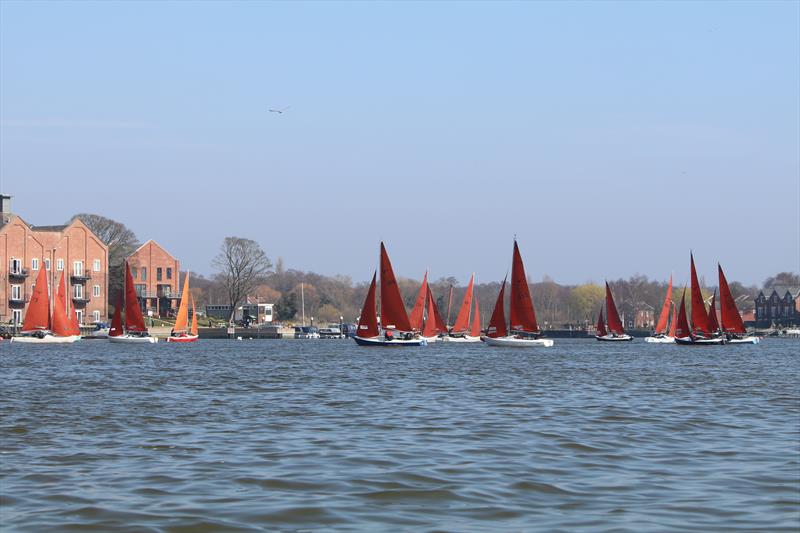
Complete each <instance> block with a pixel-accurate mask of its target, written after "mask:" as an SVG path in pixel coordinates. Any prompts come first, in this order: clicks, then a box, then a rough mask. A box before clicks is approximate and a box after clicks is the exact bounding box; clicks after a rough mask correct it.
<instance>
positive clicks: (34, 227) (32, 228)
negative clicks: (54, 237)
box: [31, 224, 69, 231]
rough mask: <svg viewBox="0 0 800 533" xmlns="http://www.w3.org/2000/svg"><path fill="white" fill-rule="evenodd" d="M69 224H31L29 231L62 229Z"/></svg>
mask: <svg viewBox="0 0 800 533" xmlns="http://www.w3.org/2000/svg"><path fill="white" fill-rule="evenodd" d="M67 226H69V224H61V225H59V226H31V231H64V230H65V229H67Z"/></svg>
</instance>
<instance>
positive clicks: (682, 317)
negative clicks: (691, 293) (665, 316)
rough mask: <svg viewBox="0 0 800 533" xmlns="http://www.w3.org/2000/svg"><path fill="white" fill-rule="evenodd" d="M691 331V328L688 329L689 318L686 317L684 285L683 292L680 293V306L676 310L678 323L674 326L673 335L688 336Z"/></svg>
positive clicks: (678, 336) (677, 336)
mask: <svg viewBox="0 0 800 533" xmlns="http://www.w3.org/2000/svg"><path fill="white" fill-rule="evenodd" d="M691 332H692V330H690V329H689V320H688V319H687V318H686V287H684V288H683V294H682V295H681V308H680V310H679V311H678V325H677V326H676V327H675V332H674V335H673V337H676V338H684V337H688V336H689V334H691Z"/></svg>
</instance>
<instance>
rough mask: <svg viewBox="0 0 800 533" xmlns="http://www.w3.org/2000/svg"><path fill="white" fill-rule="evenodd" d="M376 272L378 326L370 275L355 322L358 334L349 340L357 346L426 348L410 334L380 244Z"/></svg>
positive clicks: (398, 289)
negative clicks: (378, 310)
mask: <svg viewBox="0 0 800 533" xmlns="http://www.w3.org/2000/svg"><path fill="white" fill-rule="evenodd" d="M380 268H381V279H380V284H381V317H380V318H381V320H380V324H378V317H377V305H376V294H375V292H376V291H375V289H376V286H375V279H376V275H377V272H376V273H373V274H372V282H371V283H370V286H369V290H368V291H367V297H366V299H365V300H364V305H363V307H362V308H361V316H360V317H359V319H358V330H357V332H356V336H355V337H353V339H354V340H355V341H356V343H357V344H358V345H359V346H427V344H428V341H427V340H426V339H424V338H422V337H421V336H420V335H419V333H415V332H414V331H413V329H414V328H412V326H411V322H410V321H409V319H408V314H407V313H406V308H405V305H404V304H403V297H402V296H401V295H400V288H399V287H398V286H397V279H396V278H395V276H394V271H393V270H392V263H391V262H390V261H389V255H388V254H387V253H386V247H385V246H384V244H383V242H381V257H380Z"/></svg>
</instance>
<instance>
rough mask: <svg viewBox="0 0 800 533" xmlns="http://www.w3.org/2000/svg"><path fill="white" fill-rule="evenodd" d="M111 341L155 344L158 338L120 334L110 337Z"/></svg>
mask: <svg viewBox="0 0 800 533" xmlns="http://www.w3.org/2000/svg"><path fill="white" fill-rule="evenodd" d="M108 341H109V342H116V343H119V344H155V343H157V342H158V339H157V338H155V337H149V336H148V337H139V336H136V335H127V334H125V335H119V336H118V337H109V338H108Z"/></svg>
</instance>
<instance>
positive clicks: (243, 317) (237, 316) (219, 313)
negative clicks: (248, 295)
mask: <svg viewBox="0 0 800 533" xmlns="http://www.w3.org/2000/svg"><path fill="white" fill-rule="evenodd" d="M274 307H275V304H267V303H249V301H248V302H247V303H244V304H242V305H240V306H239V307H237V308H236V313H234V315H233V320H234V321H235V322H242V321H248V322H252V323H254V324H258V325H260V324H269V323H271V322H272V316H273V309H274ZM206 316H208V317H211V318H218V319H221V320H228V319H229V318H230V316H231V306H230V305H207V306H206Z"/></svg>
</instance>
